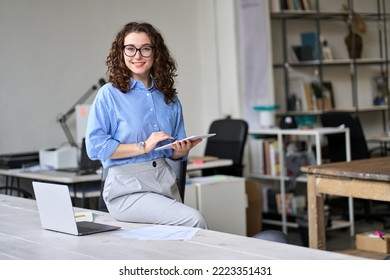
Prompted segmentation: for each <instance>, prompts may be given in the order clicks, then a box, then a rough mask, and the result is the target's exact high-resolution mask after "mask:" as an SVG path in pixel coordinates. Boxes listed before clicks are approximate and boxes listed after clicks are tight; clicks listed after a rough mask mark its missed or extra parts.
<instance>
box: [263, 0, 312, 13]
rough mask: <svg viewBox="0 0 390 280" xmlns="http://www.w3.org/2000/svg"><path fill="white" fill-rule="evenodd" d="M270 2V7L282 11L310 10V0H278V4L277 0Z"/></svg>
mask: <svg viewBox="0 0 390 280" xmlns="http://www.w3.org/2000/svg"><path fill="white" fill-rule="evenodd" d="M270 1H271V4H272V5H278V7H279V9H280V8H281V9H282V10H295V11H309V10H311V9H312V7H311V2H310V0H280V2H279V1H278V0H270ZM276 2H279V3H276ZM272 11H273V10H272Z"/></svg>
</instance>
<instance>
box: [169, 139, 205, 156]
mask: <svg viewBox="0 0 390 280" xmlns="http://www.w3.org/2000/svg"><path fill="white" fill-rule="evenodd" d="M200 142H202V139H197V140H194V141H190V140H183V141H176V142H173V143H172V148H173V158H175V159H177V158H181V157H184V156H186V155H187V154H188V152H189V151H190V150H191V149H192V148H193V147H195V146H196V145H198V144H199V143H200Z"/></svg>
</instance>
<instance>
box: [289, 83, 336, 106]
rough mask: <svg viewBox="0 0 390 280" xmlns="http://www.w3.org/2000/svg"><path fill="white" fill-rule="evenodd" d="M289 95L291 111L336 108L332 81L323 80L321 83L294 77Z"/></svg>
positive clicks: (290, 84)
mask: <svg viewBox="0 0 390 280" xmlns="http://www.w3.org/2000/svg"><path fill="white" fill-rule="evenodd" d="M288 97H289V102H288V110H289V111H304V112H306V111H323V110H332V109H334V108H335V101H334V93H333V86H332V83H331V82H330V81H323V82H322V84H320V83H319V82H316V81H315V82H307V81H305V80H304V79H303V78H300V77H292V78H291V79H290V80H289V92H288ZM293 102H295V103H294V104H293Z"/></svg>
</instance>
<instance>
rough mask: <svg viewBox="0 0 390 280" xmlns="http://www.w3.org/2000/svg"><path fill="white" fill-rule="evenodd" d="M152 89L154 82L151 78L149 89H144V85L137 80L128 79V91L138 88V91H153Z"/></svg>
mask: <svg viewBox="0 0 390 280" xmlns="http://www.w3.org/2000/svg"><path fill="white" fill-rule="evenodd" d="M154 87H155V82H154V79H153V78H152V84H151V86H150V87H149V88H146V87H145V85H144V83H143V82H141V81H139V80H135V79H130V89H135V88H138V89H147V90H152V89H154Z"/></svg>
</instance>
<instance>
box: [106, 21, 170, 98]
mask: <svg viewBox="0 0 390 280" xmlns="http://www.w3.org/2000/svg"><path fill="white" fill-rule="evenodd" d="M132 32H144V33H146V34H147V35H148V36H149V38H150V40H151V43H152V45H153V56H154V61H153V66H152V68H151V72H150V74H151V75H152V77H153V79H154V81H155V85H156V87H157V88H158V89H159V90H160V91H161V92H162V93H163V94H164V96H165V102H166V103H167V104H168V103H170V102H172V101H173V99H174V97H175V96H176V94H177V92H176V89H175V88H174V84H175V81H174V78H175V77H176V76H177V74H176V62H175V60H174V59H173V58H172V57H171V55H170V53H169V50H168V48H167V46H166V45H165V43H164V39H163V37H162V36H161V34H160V32H159V31H157V29H156V28H154V27H153V25H151V24H149V23H146V22H130V23H128V24H126V25H125V26H123V28H122V29H121V30H120V31H119V32H118V34H117V35H116V37H115V40H114V41H113V42H112V45H111V49H110V52H109V54H108V56H107V59H106V64H107V67H108V69H107V75H108V81H109V82H111V83H112V84H113V85H114V86H115V87H116V88H118V89H119V90H120V91H122V92H123V93H125V92H127V91H129V89H130V79H131V77H132V72H131V71H130V69H128V68H127V66H126V64H125V61H124V58H123V46H124V41H125V37H126V36H127V34H129V33H132Z"/></svg>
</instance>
